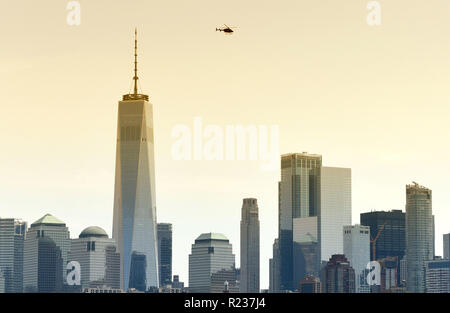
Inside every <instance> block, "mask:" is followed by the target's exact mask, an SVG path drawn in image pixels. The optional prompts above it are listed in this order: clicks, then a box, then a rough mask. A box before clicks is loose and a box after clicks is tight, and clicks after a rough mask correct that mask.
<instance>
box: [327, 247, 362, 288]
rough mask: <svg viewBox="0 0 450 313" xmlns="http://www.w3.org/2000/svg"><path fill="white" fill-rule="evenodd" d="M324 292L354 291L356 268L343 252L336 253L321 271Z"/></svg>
mask: <svg viewBox="0 0 450 313" xmlns="http://www.w3.org/2000/svg"><path fill="white" fill-rule="evenodd" d="M320 281H321V282H322V292H323V293H354V292H355V270H354V269H353V268H352V267H351V266H350V263H349V262H348V260H347V258H346V257H345V255H343V254H335V255H333V256H332V257H331V258H330V260H329V261H328V263H327V265H326V266H325V267H324V268H323V269H322V271H321V279H320Z"/></svg>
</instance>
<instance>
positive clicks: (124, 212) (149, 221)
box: [113, 34, 159, 290]
mask: <svg viewBox="0 0 450 313" xmlns="http://www.w3.org/2000/svg"><path fill="white" fill-rule="evenodd" d="M136 37H137V34H136ZM133 79H134V93H132V94H127V95H124V96H123V101H120V102H119V112H118V122H117V123H118V125H117V149H116V180H115V190H114V220H113V238H114V240H115V241H116V243H117V246H118V252H119V253H120V258H121V262H120V263H121V280H122V283H121V286H122V288H123V289H124V290H128V289H129V288H135V289H138V288H137V285H134V283H138V284H139V288H142V287H143V286H144V285H145V289H148V287H150V286H154V287H159V277H158V275H159V274H158V248H157V233H156V205H155V161H154V139H153V107H152V104H151V103H150V102H148V96H147V95H144V94H140V93H138V87H137V86H138V80H139V78H138V76H137V39H135V68H134V78H133ZM133 257H134V259H133ZM142 262H144V263H145V264H142ZM132 265H136V266H139V268H136V269H134V268H132ZM138 273H139V275H143V277H137V276H136V275H138ZM132 274H133V275H135V276H134V279H133V282H134V283H133V284H131V282H130V281H131V275H132Z"/></svg>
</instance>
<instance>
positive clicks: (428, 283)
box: [425, 258, 450, 293]
mask: <svg viewBox="0 0 450 313" xmlns="http://www.w3.org/2000/svg"><path fill="white" fill-rule="evenodd" d="M425 287H426V292H427V293H450V260H445V259H444V260H443V259H438V258H436V259H435V260H433V261H425Z"/></svg>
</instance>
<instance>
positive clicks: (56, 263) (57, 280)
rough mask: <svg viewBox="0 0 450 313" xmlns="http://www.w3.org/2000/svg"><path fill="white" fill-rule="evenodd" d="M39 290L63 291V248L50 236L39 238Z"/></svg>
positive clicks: (40, 291)
mask: <svg viewBox="0 0 450 313" xmlns="http://www.w3.org/2000/svg"><path fill="white" fill-rule="evenodd" d="M38 249H39V252H38V290H37V292H39V293H55V292H61V291H62V285H63V284H62V282H63V278H62V277H61V273H62V266H63V259H62V257H61V250H60V249H59V247H58V246H56V244H55V242H54V241H53V240H52V239H51V238H49V237H41V238H39V244H38Z"/></svg>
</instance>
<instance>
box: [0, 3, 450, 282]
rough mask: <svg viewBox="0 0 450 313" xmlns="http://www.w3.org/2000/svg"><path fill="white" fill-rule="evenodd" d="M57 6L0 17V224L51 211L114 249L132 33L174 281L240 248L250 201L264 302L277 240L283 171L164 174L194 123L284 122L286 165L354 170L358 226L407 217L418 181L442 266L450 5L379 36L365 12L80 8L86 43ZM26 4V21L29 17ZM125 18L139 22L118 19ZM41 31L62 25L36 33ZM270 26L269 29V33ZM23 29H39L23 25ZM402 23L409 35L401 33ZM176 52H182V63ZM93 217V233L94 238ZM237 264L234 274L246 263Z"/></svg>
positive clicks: (390, 12)
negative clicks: (422, 144)
mask: <svg viewBox="0 0 450 313" xmlns="http://www.w3.org/2000/svg"><path fill="white" fill-rule="evenodd" d="M25 3H26V2H25ZM48 4H49V5H48V6H47V7H46V6H45V5H42V4H39V5H37V4H34V3H31V2H29V3H26V4H20V3H13V4H11V8H10V14H8V16H6V17H5V23H8V24H9V25H10V27H8V28H7V29H1V30H0V34H1V35H2V38H4V40H5V47H6V49H4V50H2V51H1V52H0V55H1V57H2V60H5V61H3V63H2V67H1V68H2V75H1V77H0V84H2V85H4V86H6V87H5V90H7V92H6V93H5V95H4V99H3V101H2V104H1V105H0V108H1V114H2V116H4V117H5V118H4V119H2V121H3V123H2V124H1V126H0V127H1V133H2V139H4V149H5V151H8V153H4V154H2V156H1V157H0V161H1V162H2V164H3V168H2V169H4V174H3V176H2V177H1V178H0V186H1V187H2V188H0V190H1V193H0V196H1V198H2V201H3V202H2V204H1V205H0V212H1V214H0V215H1V217H3V218H7V217H14V218H22V219H23V220H26V221H27V222H29V223H31V222H33V221H35V220H37V219H38V218H40V217H41V216H42V215H43V214H45V213H47V212H50V213H52V214H54V215H55V216H58V218H61V220H63V221H66V222H67V223H68V226H69V228H70V230H71V233H72V235H73V234H78V233H80V232H81V231H82V230H83V229H84V228H85V227H87V226H89V224H92V225H98V226H101V227H102V228H104V229H105V230H106V231H107V233H108V234H109V235H111V236H112V219H113V218H112V205H113V203H112V202H113V200H112V199H113V192H114V187H113V184H114V156H113V155H114V148H115V139H114V138H113V136H112V135H111V134H114V132H115V127H116V125H115V123H116V121H117V119H116V117H117V108H115V107H114V106H115V103H116V100H117V97H118V96H120V94H121V93H122V92H121V91H122V90H124V88H123V86H127V85H128V83H129V81H128V77H129V76H130V75H129V74H130V64H131V63H130V62H128V60H130V55H131V48H129V47H130V42H131V40H130V33H131V31H132V29H133V28H134V26H135V25H137V26H138V27H139V29H140V30H141V34H143V36H145V39H144V40H143V47H142V58H141V60H142V72H143V73H144V74H143V75H142V76H143V77H142V78H143V79H142V83H141V84H142V88H143V89H145V90H149V93H150V99H151V101H152V103H154V104H155V107H156V108H155V141H156V145H157V146H158V148H157V151H155V163H156V181H157V190H156V193H157V195H158V200H157V201H158V202H157V204H156V205H157V208H158V210H157V211H158V222H168V223H172V224H173V225H174V246H173V251H174V260H175V262H174V265H173V272H174V273H177V274H180V280H182V281H188V276H187V271H188V270H187V269H188V266H187V260H186V255H188V253H189V252H188V250H189V246H190V244H191V243H192V242H193V241H194V239H195V238H196V236H197V235H198V233H201V232H209V231H212V232H221V233H224V234H225V235H226V236H227V237H228V238H229V239H230V242H231V243H233V244H234V245H235V248H236V247H237V246H236V245H237V244H238V242H239V223H238V221H239V218H240V204H241V201H242V199H243V198H246V197H254V198H257V199H258V202H259V208H260V220H261V242H266V243H269V244H265V245H262V247H261V288H267V287H268V273H267V271H266V270H265V269H267V268H268V259H269V258H270V257H271V255H272V246H271V244H272V242H273V239H274V238H275V237H276V236H277V235H276V234H277V226H276V224H277V186H276V182H277V181H278V180H279V172H278V169H277V170H276V171H274V172H267V173H266V172H261V171H260V169H259V164H257V163H255V162H251V161H242V162H236V161H230V162H206V161H205V162H184V161H174V160H172V159H171V155H170V144H171V142H172V138H171V136H170V131H171V128H172V127H173V125H176V124H178V123H182V124H187V125H191V124H192V120H193V118H194V117H195V116H202V117H203V118H204V121H205V122H206V123H212V124H218V125H222V124H228V123H231V124H244V125H247V124H267V125H269V124H271V123H273V122H274V121H275V122H276V123H279V124H280V131H281V133H280V138H281V143H280V153H281V154H284V153H290V152H301V151H310V152H312V153H320V154H322V155H323V156H324V161H325V163H326V164H333V165H336V166H342V167H348V168H352V183H353V186H352V195H353V203H352V207H353V211H352V223H353V224H354V223H356V222H357V221H358V220H359V214H360V213H361V212H367V211H369V210H370V209H375V210H391V209H401V210H402V211H404V209H405V203H404V202H405V201H404V185H405V184H406V183H408V182H410V181H412V180H415V181H418V182H420V183H421V184H423V185H425V186H427V187H428V188H430V189H432V190H433V196H434V199H433V214H434V215H435V216H436V254H437V255H442V254H443V253H442V234H443V233H448V232H449V228H448V225H446V224H445V221H446V220H449V213H448V210H447V208H448V207H449V205H450V196H449V195H448V193H447V192H446V189H447V188H446V186H447V182H446V181H445V176H446V175H442V172H444V173H445V172H447V171H449V168H448V167H447V165H446V162H445V160H447V159H448V157H449V155H450V152H449V151H447V150H446V149H445V148H442V142H441V141H440V140H441V139H442V138H441V136H440V135H437V134H441V128H442V127H443V126H442V125H444V124H443V123H445V122H446V118H445V116H446V115H447V112H448V111H447V108H446V104H447V103H448V101H449V97H448V95H447V92H446V91H445V90H446V85H448V81H449V78H450V76H449V72H448V70H447V69H448V68H450V67H449V66H446V65H448V60H447V58H446V55H448V53H450V47H449V46H448V44H447V41H446V39H445V38H446V32H445V31H444V30H443V29H445V28H446V27H445V26H444V27H441V26H438V27H436V24H434V23H430V21H431V18H433V21H439V23H443V24H444V25H448V23H449V22H448V19H447V16H446V14H444V13H443V12H445V11H446V10H447V8H448V3H444V2H439V4H438V5H436V6H428V7H427V6H425V5H420V4H417V7H416V6H413V7H410V6H409V5H408V4H409V2H407V1H398V3H395V4H387V3H383V10H384V11H383V12H385V13H386V14H385V15H383V16H385V19H383V25H382V26H381V27H380V28H378V29H374V28H370V27H369V26H367V25H366V24H364V23H365V15H366V14H367V10H366V8H365V3H363V4H364V5H362V4H361V3H358V2H357V1H349V2H348V3H346V4H333V3H329V4H327V6H320V7H317V8H315V7H312V6H311V5H310V4H306V3H303V4H296V3H294V1H290V2H287V3H286V4H285V5H284V6H278V7H277V6H276V5H275V4H274V5H273V6H272V4H265V5H266V6H265V7H260V8H259V9H258V10H256V11H254V7H253V5H255V4H256V2H254V1H249V3H245V4H242V3H241V2H237V1H231V2H230V6H229V7H227V8H221V10H220V11H219V10H218V9H217V8H216V9H214V6H213V5H212V4H208V3H207V2H205V1H199V3H198V4H195V5H193V6H192V8H191V7H188V6H184V5H183V6H182V7H179V8H176V9H173V10H174V11H172V9H171V8H169V4H158V5H150V4H144V2H137V3H133V4H127V5H126V7H125V4H114V5H112V6H111V7H108V8H107V7H106V5H105V4H104V3H86V4H84V3H83V12H85V13H86V14H85V15H83V16H84V18H83V20H82V24H81V25H80V27H79V28H68V27H67V25H65V24H64V23H65V15H64V13H65V12H64V10H61V8H59V7H55V6H54V5H53V4H50V2H49V3H48ZM26 5H29V10H25V11H24V10H22V8H23V7H24V6H26ZM202 6H204V8H203V9H201V10H204V12H207V10H211V11H210V12H209V13H210V14H209V16H207V17H206V20H205V21H203V22H199V21H191V19H190V18H188V16H191V15H193V16H195V14H198V10H199V8H202ZM130 7H131V8H132V9H134V10H135V11H136V12H139V13H137V15H138V16H137V17H136V16H128V15H127V16H123V15H122V14H121V13H122V12H124V11H126V10H130ZM406 7H408V8H409V9H408V10H405V8H406ZM236 8H239V10H236ZM342 8H344V9H345V10H342ZM181 11H183V12H181ZM270 11H272V12H270ZM447 11H448V10H447ZM140 12H148V13H149V14H150V15H151V16H152V18H153V19H148V15H147V14H144V13H140ZM201 12H203V11H201ZM250 12H252V14H253V15H252V16H253V17H254V20H252V21H248V18H247V16H246V15H248V13H250ZM290 12H295V14H293V13H292V14H290ZM336 12H341V15H339V16H338V17H336V16H334V15H335V13H336ZM102 13H103V14H102ZM161 13H165V14H161ZM172 13H173V15H172ZM244 13H245V14H244ZM19 14H21V15H20V16H21V18H19V19H17V18H16V17H17V16H19ZM60 15H61V16H60ZM95 15H97V16H98V15H102V16H105V17H107V18H111V21H112V20H118V22H117V23H105V20H104V19H98V20H96V18H95V17H93V16H95ZM158 15H160V16H158ZM22 16H23V17H22ZM45 16H52V17H53V16H54V19H53V18H50V19H45V21H43V19H44V18H43V17H45ZM163 16H171V18H169V19H167V21H164V19H163ZM230 16H231V18H230ZM395 16H400V18H398V19H396V18H395ZM271 17H273V20H274V21H276V23H274V25H268V24H267V20H269V19H270V18H271ZM285 17H286V18H285ZM284 18H285V19H284ZM228 19H231V20H232V23H235V24H239V26H240V28H239V29H240V30H241V32H240V33H237V34H236V36H234V35H233V36H234V37H224V36H218V37H217V36H215V35H216V34H215V32H214V30H213V28H214V27H215V26H216V24H217V20H220V21H222V20H228ZM24 20H26V21H27V22H30V23H32V24H33V25H36V27H33V29H32V27H30V26H29V24H28V26H24V25H22V24H24V23H22V22H23V21H24ZM405 20H406V21H414V23H412V24H413V25H409V24H410V23H409V24H408V26H405V25H406V22H405ZM233 21H235V22H233ZM191 22H192V24H191ZM297 26H298V27H297ZM11 29H14V30H15V31H13V32H11ZM330 29H332V31H330ZM278 33H282V34H283V35H282V36H279V37H278V36H276V34H278ZM342 33H343V34H344V36H348V37H349V38H352V40H350V39H349V40H348V41H347V40H345V38H342V37H341V36H339V34H342ZM411 34H414V35H415V36H417V37H411V36H412V35H411ZM429 34H432V36H429ZM217 35H219V34H217ZM333 37H336V38H333ZM17 38H21V40H19V41H18V40H17ZM186 38H189V40H187V39H186ZM224 38H225V39H224ZM268 38H269V39H271V40H272V39H273V38H276V39H275V40H276V41H275V44H273V45H272V44H267V43H266V42H270V40H267V39H268ZM417 38H419V39H420V40H421V41H422V42H423V45H422V43H421V44H420V45H419V44H417V43H416V40H415V39H417ZM343 39H344V41H343V42H342V40H343ZM397 41H398V42H397ZM246 42H247V43H246ZM182 45H186V46H185V47H186V49H178V50H177V47H178V48H179V47H180V46H182ZM402 45H403V46H402ZM387 46H388V47H389V51H388V50H387V48H386V47H387ZM123 47H125V48H123ZM238 47H239V48H238ZM383 53H389V56H390V57H389V58H385V57H381V55H383ZM405 54H408V56H407V57H406V58H405ZM355 55H356V56H357V57H356V58H355ZM433 60H434V61H433ZM424 62H425V63H424ZM368 63H369V64H368ZM261 71H264V73H265V74H266V75H261ZM242 72H243V73H244V74H243V75H241V74H242ZM282 74H283V75H282ZM347 74H348V75H347ZM261 76H264V77H265V78H264V79H263V78H261ZM387 76H389V77H387ZM55 77H58V78H60V79H57V80H55ZM271 77H276V78H277V79H276V80H280V82H277V81H275V79H270V78H271ZM280 77H281V79H278V78H280ZM438 77H439V78H438ZM406 78H408V79H406ZM349 86H350V87H349ZM319 87H320V88H319ZM24 88H25V89H24ZM411 89H415V91H416V92H415V93H414V94H413V95H411ZM24 90H26V92H24ZM261 90H264V92H261ZM324 90H325V91H328V92H323V91H324ZM124 91H126V90H124ZM49 94H53V95H55V97H49V96H48V95H49ZM13 95H14V96H13ZM61 99H64V101H61ZM274 103H275V104H276V105H273V104H274ZM224 108H230V112H227V110H225V109H224ZM261 108H265V110H267V111H265V110H261ZM266 108H267V109H266ZM236 110H239V112H240V114H239V116H238V117H236V114H235V111H236ZM263 111H264V112H263ZM174 112H175V113H174ZM305 112H306V113H307V114H305ZM405 112H406V113H405ZM288 115H289V117H288ZM305 116H308V118H306V117H305ZM18 121H20V123H19V122H18ZM343 121H344V123H343ZM23 124H25V125H27V126H26V127H22V126H19V125H23ZM342 124H346V125H342ZM297 125H303V126H302V127H300V126H297ZM380 125H382V126H380ZM417 125H423V126H417ZM62 129H64V131H61V130H62ZM305 129H306V130H308V131H307V132H305V131H304V130H305ZM56 130H57V131H56ZM412 134H413V135H412ZM444 135H445V133H444ZM24 138H27V145H24V144H23V139H24ZM431 138H432V139H431ZM417 141H426V142H427V144H426V148H425V149H420V150H419V149H417V144H416V142H417ZM159 143H160V144H159ZM158 144H159V145H158ZM431 160H433V164H428V163H430V162H431ZM418 164H421V165H418ZM422 165H423V166H422ZM193 177H195V178H193ZM237 177H238V178H239V179H236V178H237ZM174 182H176V184H174ZM174 185H176V186H174ZM224 190H227V193H225V192H224ZM244 190H245V191H244ZM373 190H377V193H376V194H374V193H373ZM173 193H176V194H177V197H173ZM23 194H26V195H27V197H24V196H23ZM380 195H381V196H380ZM217 199H220V201H217ZM186 212H188V214H186ZM209 213H211V214H209ZM87 215H89V216H90V218H91V219H92V222H90V223H88V224H87V225H86V223H85V220H84V216H87ZM194 217H195V218H194ZM217 217H220V218H219V220H220V223H219V222H216V221H215V219H217ZM192 225H196V228H198V231H197V232H195V233H194V232H193V231H192V230H191V228H192ZM230 225H232V226H230ZM200 228H201V229H200ZM235 253H236V261H237V264H236V265H237V266H239V259H240V258H239V250H237V249H235Z"/></svg>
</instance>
